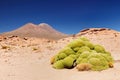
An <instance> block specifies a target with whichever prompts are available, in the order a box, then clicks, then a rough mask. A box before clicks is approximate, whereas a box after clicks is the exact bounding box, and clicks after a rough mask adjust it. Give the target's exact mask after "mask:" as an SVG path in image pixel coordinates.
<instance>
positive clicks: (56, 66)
mask: <svg viewBox="0 0 120 80" xmlns="http://www.w3.org/2000/svg"><path fill="white" fill-rule="evenodd" d="M53 68H55V69H63V68H64V65H63V60H59V61H57V62H55V63H54V64H53Z"/></svg>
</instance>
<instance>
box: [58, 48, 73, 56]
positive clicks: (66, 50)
mask: <svg viewBox="0 0 120 80" xmlns="http://www.w3.org/2000/svg"><path fill="white" fill-rule="evenodd" d="M60 53H65V54H66V55H67V56H69V55H70V54H75V52H74V51H73V50H72V49H71V48H70V47H65V48H64V49H62V50H61V51H60V52H59V54H60Z"/></svg>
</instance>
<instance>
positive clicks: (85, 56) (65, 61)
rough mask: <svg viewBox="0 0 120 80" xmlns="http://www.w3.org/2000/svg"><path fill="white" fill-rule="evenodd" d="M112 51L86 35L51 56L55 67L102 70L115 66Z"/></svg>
mask: <svg viewBox="0 0 120 80" xmlns="http://www.w3.org/2000/svg"><path fill="white" fill-rule="evenodd" d="M113 63H114V62H113V57H112V56H111V53H110V52H108V51H106V50H105V48H104V47H103V46H101V45H99V44H93V43H91V42H90V41H89V40H88V39H87V38H86V37H80V38H78V39H76V40H74V41H72V42H70V43H69V44H68V45H67V46H65V47H64V48H63V49H62V50H60V51H59V52H58V54H56V55H55V56H53V57H52V58H51V64H52V65H53V68H55V69H63V68H68V69H70V68H74V67H76V68H77V69H78V70H79V71H85V70H93V71H101V70H105V69H108V68H112V67H113Z"/></svg>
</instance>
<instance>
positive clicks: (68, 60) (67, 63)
mask: <svg viewBox="0 0 120 80" xmlns="http://www.w3.org/2000/svg"><path fill="white" fill-rule="evenodd" d="M74 60H75V59H73V58H72V57H70V56H68V57H66V58H65V59H63V64H64V66H65V67H66V68H72V66H73V63H74Z"/></svg>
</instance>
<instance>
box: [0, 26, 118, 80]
mask: <svg viewBox="0 0 120 80" xmlns="http://www.w3.org/2000/svg"><path fill="white" fill-rule="evenodd" d="M80 36H86V37H87V38H88V39H90V41H91V42H93V43H95V44H101V45H103V46H104V47H105V48H106V50H108V51H109V52H111V55H112V56H113V58H114V61H115V63H114V67H113V68H110V69H107V70H103V71H78V70H77V69H75V68H73V69H62V70H57V69H54V68H52V65H51V64H50V58H51V57H52V56H53V55H55V54H57V53H58V51H59V50H60V49H62V48H63V47H64V46H65V45H66V44H68V43H69V42H70V41H72V40H74V39H76V38H78V37H80ZM119 74H120V32H117V31H114V30H111V29H106V28H92V29H85V30H82V31H81V32H80V33H78V34H75V35H73V36H71V37H66V38H61V39H59V40H53V39H43V38H35V37H34V38H33V37H24V38H23V37H22V38H21V37H19V36H13V35H12V36H10V35H9V36H5V35H4V36H3V35H1V36H0V80H120V76H119Z"/></svg>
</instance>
